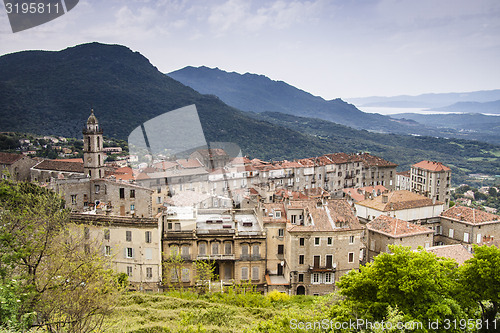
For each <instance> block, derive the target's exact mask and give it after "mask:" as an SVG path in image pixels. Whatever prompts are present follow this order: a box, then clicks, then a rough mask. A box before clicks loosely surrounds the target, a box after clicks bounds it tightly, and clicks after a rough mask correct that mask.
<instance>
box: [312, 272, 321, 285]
mask: <svg viewBox="0 0 500 333" xmlns="http://www.w3.org/2000/svg"><path fill="white" fill-rule="evenodd" d="M311 283H320V282H319V273H313V274H312V275H311Z"/></svg>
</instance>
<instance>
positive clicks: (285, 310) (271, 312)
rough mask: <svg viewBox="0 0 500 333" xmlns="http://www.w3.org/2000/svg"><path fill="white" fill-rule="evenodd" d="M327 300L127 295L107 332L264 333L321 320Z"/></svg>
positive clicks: (186, 293) (234, 294) (233, 295)
mask: <svg viewBox="0 0 500 333" xmlns="http://www.w3.org/2000/svg"><path fill="white" fill-rule="evenodd" d="M327 300H328V297H327V296H325V297H313V296H292V297H289V298H273V297H269V296H263V295H261V294H258V293H254V292H247V293H246V294H243V293H239V292H235V291H231V290H230V291H229V292H226V293H223V294H222V293H212V294H206V295H198V294H196V293H193V292H190V291H183V292H181V293H180V292H178V291H172V292H168V293H161V294H148V293H138V292H135V293H127V294H125V295H123V296H122V297H121V298H120V300H119V303H118V306H117V307H116V309H115V310H114V312H113V314H112V315H111V316H110V317H108V318H107V320H106V323H105V326H106V327H107V332H134V333H157V332H260V331H262V330H265V329H264V328H265V327H273V325H275V324H274V323H275V322H276V321H282V320H287V319H286V318H291V316H292V315H293V314H298V315H299V316H300V317H304V318H306V317H307V318H312V317H314V316H319V315H321V313H320V311H319V310H320V308H321V306H320V305H319V304H323V303H325V302H326V301H327Z"/></svg>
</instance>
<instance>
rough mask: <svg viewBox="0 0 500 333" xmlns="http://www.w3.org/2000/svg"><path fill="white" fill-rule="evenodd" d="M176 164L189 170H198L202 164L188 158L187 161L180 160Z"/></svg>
mask: <svg viewBox="0 0 500 333" xmlns="http://www.w3.org/2000/svg"><path fill="white" fill-rule="evenodd" d="M177 163H179V164H180V166H182V167H183V168H185V169H190V168H199V167H202V166H203V164H201V163H200V161H198V160H197V159H193V158H190V159H188V160H186V159H180V160H177Z"/></svg>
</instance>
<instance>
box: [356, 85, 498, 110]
mask: <svg viewBox="0 0 500 333" xmlns="http://www.w3.org/2000/svg"><path fill="white" fill-rule="evenodd" d="M496 100H500V89H496V90H481V91H471V92H461V93H441V94H439V93H437V94H422V95H417V96H410V95H400V96H391V97H382V96H372V97H359V98H349V100H348V101H349V102H350V103H353V104H355V105H358V106H378V107H399V108H438V107H445V106H448V105H451V104H454V103H459V102H480V103H484V102H491V101H496Z"/></svg>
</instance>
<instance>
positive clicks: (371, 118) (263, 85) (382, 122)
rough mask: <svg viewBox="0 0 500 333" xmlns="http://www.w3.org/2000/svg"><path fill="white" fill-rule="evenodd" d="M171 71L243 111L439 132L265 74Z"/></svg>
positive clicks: (389, 130)
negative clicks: (305, 89)
mask: <svg viewBox="0 0 500 333" xmlns="http://www.w3.org/2000/svg"><path fill="white" fill-rule="evenodd" d="M168 75H169V76H170V77H171V78H174V79H176V80H177V81H179V82H182V83H183V84H185V85H187V86H189V87H191V88H193V89H194V90H196V91H198V92H200V93H202V94H212V95H215V96H217V97H219V98H220V99H221V100H223V101H224V102H225V103H227V104H228V105H231V106H234V107H235V108H238V109H240V110H243V111H252V112H257V113H259V112H281V113H286V114H291V115H295V116H300V117H312V118H320V119H324V120H329V121H333V122H335V123H337V124H342V125H346V126H350V127H353V128H358V129H368V130H375V131H380V132H387V133H420V134H428V135H437V134H436V133H434V132H433V131H432V130H429V129H426V128H425V127H424V126H421V125H420V124H417V123H415V122H413V123H404V122H394V120H391V118H389V117H387V116H382V115H379V114H372V113H365V112H362V111H360V110H358V109H357V108H356V107H355V106H354V105H352V104H349V103H346V102H344V101H343V100H341V99H340V98H337V99H334V100H324V99H323V98H321V97H318V96H313V95H312V94H310V93H308V92H305V91H303V90H300V89H298V88H296V87H293V86H291V85H289V84H287V83H285V82H283V81H274V80H271V79H270V78H268V77H266V76H264V75H257V74H250V73H246V74H239V73H236V72H231V73H229V72H226V71H223V70H221V69H219V68H208V67H205V66H202V67H191V66H188V67H185V68H182V69H179V70H177V71H174V72H171V73H168Z"/></svg>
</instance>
